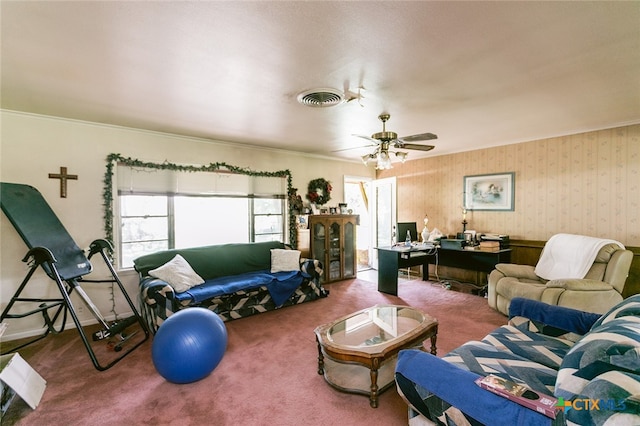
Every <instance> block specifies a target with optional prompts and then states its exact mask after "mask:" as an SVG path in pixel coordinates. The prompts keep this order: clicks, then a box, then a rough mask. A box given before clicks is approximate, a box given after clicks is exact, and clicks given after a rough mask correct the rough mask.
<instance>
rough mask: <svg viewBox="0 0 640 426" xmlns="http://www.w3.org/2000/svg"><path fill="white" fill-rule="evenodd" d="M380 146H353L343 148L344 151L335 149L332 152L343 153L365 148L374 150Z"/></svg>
mask: <svg viewBox="0 0 640 426" xmlns="http://www.w3.org/2000/svg"><path fill="white" fill-rule="evenodd" d="M377 146H378V145H375V144H372V145H362V146H352V147H351V148H342V149H334V150H333V151H331V152H342V151H351V150H353V149H365V148H373V147H377Z"/></svg>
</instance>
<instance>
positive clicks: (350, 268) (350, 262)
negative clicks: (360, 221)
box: [344, 222, 356, 277]
mask: <svg viewBox="0 0 640 426" xmlns="http://www.w3.org/2000/svg"><path fill="white" fill-rule="evenodd" d="M355 231H356V230H355V225H354V224H353V223H351V222H346V223H345V224H344V276H345V277H353V276H355V275H356V271H355V270H354V265H355V263H356V262H355V261H356V259H355V254H356V248H355V247H354V242H355Z"/></svg>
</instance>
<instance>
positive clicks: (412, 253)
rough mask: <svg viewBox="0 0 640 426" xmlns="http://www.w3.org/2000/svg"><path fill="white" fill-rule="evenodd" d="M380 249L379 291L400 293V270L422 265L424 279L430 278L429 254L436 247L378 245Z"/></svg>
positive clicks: (433, 251)
mask: <svg viewBox="0 0 640 426" xmlns="http://www.w3.org/2000/svg"><path fill="white" fill-rule="evenodd" d="M377 250H378V291H381V292H383V293H389V294H393V295H395V296H397V295H398V270H399V269H401V268H408V267H410V266H418V265H422V279H423V280H428V279H429V257H433V256H429V255H428V253H431V254H435V253H436V249H435V248H425V247H424V246H420V245H418V246H412V247H411V248H408V247H404V246H396V247H377Z"/></svg>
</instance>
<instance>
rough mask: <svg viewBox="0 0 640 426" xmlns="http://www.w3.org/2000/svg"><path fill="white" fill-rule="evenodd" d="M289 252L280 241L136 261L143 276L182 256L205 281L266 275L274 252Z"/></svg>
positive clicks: (166, 253)
mask: <svg viewBox="0 0 640 426" xmlns="http://www.w3.org/2000/svg"><path fill="white" fill-rule="evenodd" d="M274 248H280V249H283V248H285V245H284V244H283V243H281V242H278V241H265V242H260V243H229V244H220V245H215V246H205V247H191V248H184V249H171V250H163V251H159V252H156V253H152V254H147V255H144V256H140V257H139V258H137V259H134V261H133V263H134V265H135V268H136V271H138V272H139V273H140V275H141V276H145V275H148V273H149V270H151V269H154V268H157V267H159V266H161V265H163V264H164V263H166V262H168V261H169V260H171V259H172V258H173V257H174V256H175V255H176V254H180V255H181V256H182V257H184V258H185V259H186V260H187V262H189V264H190V265H191V267H192V268H193V270H194V271H196V273H197V274H198V275H200V276H201V277H202V278H204V279H205V280H210V279H214V278H220V277H226V276H229V275H238V274H244V273H245V272H254V271H262V270H265V269H269V268H270V267H271V252H270V250H271V249H274Z"/></svg>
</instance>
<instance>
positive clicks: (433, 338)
mask: <svg viewBox="0 0 640 426" xmlns="http://www.w3.org/2000/svg"><path fill="white" fill-rule="evenodd" d="M437 339H438V334H434V335H433V336H431V354H432V355H437V352H438V350H437V348H436V340H437Z"/></svg>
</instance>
